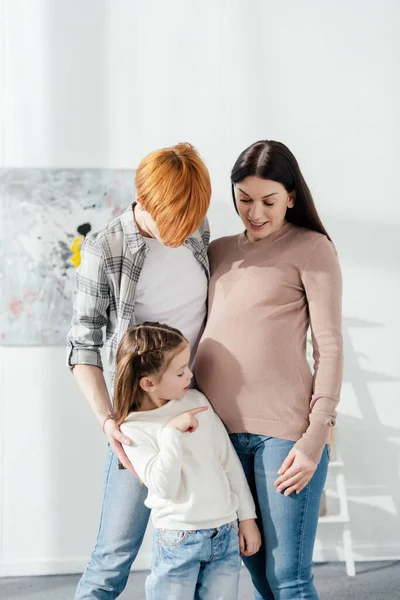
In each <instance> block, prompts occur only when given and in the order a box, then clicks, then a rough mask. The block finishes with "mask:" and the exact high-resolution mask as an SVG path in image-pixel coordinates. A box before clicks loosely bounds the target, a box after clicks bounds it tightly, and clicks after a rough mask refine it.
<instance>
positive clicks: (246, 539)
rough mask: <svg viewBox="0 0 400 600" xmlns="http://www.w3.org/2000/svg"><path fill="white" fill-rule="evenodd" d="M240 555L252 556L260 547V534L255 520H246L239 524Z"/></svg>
mask: <svg viewBox="0 0 400 600" xmlns="http://www.w3.org/2000/svg"><path fill="white" fill-rule="evenodd" d="M239 545H240V554H242V555H243V556H252V555H253V554H256V552H258V551H259V549H260V547H261V533H260V530H259V529H258V527H257V524H256V522H255V519H246V520H245V521H240V523H239Z"/></svg>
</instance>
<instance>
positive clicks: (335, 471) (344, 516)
mask: <svg viewBox="0 0 400 600" xmlns="http://www.w3.org/2000/svg"><path fill="white" fill-rule="evenodd" d="M335 450H336V456H335V459H334V460H331V461H330V462H329V468H328V477H329V478H330V477H333V478H334V479H335V483H336V493H337V497H338V499H339V512H338V513H337V514H334V515H323V516H321V517H319V519H318V524H327V525H329V524H339V525H342V526H343V534H342V539H343V550H344V560H345V563H346V573H347V575H348V576H349V577H354V576H355V574H356V569H355V564H354V554H353V543H352V538H351V528H350V515H349V505H348V502H347V492H346V483H345V477H344V473H343V469H344V464H343V460H342V459H341V458H340V456H337V454H338V453H337V445H336V444H335Z"/></svg>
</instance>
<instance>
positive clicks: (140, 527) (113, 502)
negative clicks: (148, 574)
mask: <svg viewBox="0 0 400 600" xmlns="http://www.w3.org/2000/svg"><path fill="white" fill-rule="evenodd" d="M146 496H147V488H146V487H145V486H144V485H142V484H141V483H140V482H139V481H138V479H137V478H136V477H134V476H133V475H132V474H131V473H129V471H126V470H124V469H122V470H121V469H118V459H117V457H116V456H115V454H114V453H113V452H112V450H111V449H110V448H109V450H108V456H107V461H106V468H105V489H104V498H103V510H102V513H101V519H100V528H99V533H98V536H97V542H96V546H95V549H94V551H93V553H92V555H91V558H90V562H89V564H88V566H87V568H86V571H85V572H84V574H83V575H82V578H81V580H80V582H79V584H78V588H77V590H76V595H75V600H89V598H90V600H114V598H117V597H118V596H119V595H120V594H121V592H122V591H123V589H124V587H125V585H126V582H127V580H128V576H129V571H130V568H131V565H132V562H133V561H134V559H135V558H136V555H137V553H138V551H139V549H140V546H141V544H142V541H143V537H144V534H145V532H146V527H147V522H148V520H149V516H150V510H149V509H148V508H147V507H146V506H145V505H144V501H145V499H146Z"/></svg>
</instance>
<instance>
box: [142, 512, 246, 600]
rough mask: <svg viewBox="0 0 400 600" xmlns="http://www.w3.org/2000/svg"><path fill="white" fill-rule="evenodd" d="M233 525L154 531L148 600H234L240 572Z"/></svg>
mask: <svg viewBox="0 0 400 600" xmlns="http://www.w3.org/2000/svg"><path fill="white" fill-rule="evenodd" d="M240 565H241V559H240V553H239V534H238V526H237V523H236V522H233V523H227V524H226V525H222V526H221V527H217V528H215V529H199V530H198V531H177V530H170V529H156V530H155V531H154V536H153V564H152V571H151V574H150V575H149V577H148V578H147V580H146V599H147V600H178V599H179V600H237V597H238V588H239V573H240Z"/></svg>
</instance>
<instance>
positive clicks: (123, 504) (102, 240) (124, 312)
mask: <svg viewBox="0 0 400 600" xmlns="http://www.w3.org/2000/svg"><path fill="white" fill-rule="evenodd" d="M135 182H136V189H137V197H136V200H135V201H134V202H133V204H132V206H130V207H129V208H128V210H127V211H126V212H125V213H123V214H122V215H121V216H120V217H118V218H116V219H114V220H113V221H111V223H109V225H108V226H107V227H106V228H105V229H103V230H102V231H100V232H99V233H97V234H90V235H88V236H87V238H86V240H85V243H84V245H83V247H82V262H81V265H80V267H79V269H78V273H77V288H78V289H77V296H76V301H75V305H74V313H73V320H72V328H71V330H70V332H69V335H68V364H69V367H70V368H71V369H73V373H74V375H75V378H76V380H77V382H78V385H79V387H80V389H81V391H82V392H83V394H84V396H85V397H86V399H87V400H88V402H89V404H90V405H91V407H92V409H93V412H94V413H95V415H96V417H97V419H98V421H99V422H100V424H101V426H102V428H103V431H104V432H105V433H106V435H107V437H108V441H109V445H110V450H109V454H108V458H107V463H106V470H105V492H104V500H103V510H102V516H101V521H100V529H99V533H98V537H97V543H96V546H95V549H94V551H93V553H92V556H91V559H90V562H89V565H88V567H87V569H86V571H85V573H84V575H83V576H82V579H81V580H80V582H79V585H78V588H77V592H76V596H75V600H83V599H84V598H90V599H91V600H107V599H109V600H111V599H114V598H116V597H117V596H118V595H119V594H120V593H121V592H122V590H123V589H124V587H125V585H126V581H127V578H128V575H129V570H130V567H131V565H132V562H133V561H134V559H135V557H136V555H137V553H138V551H139V548H140V546H141V543H142V540H143V536H144V533H145V530H146V526H147V522H148V519H149V514H150V511H149V509H148V508H147V507H145V505H144V500H145V498H146V494H147V489H146V487H145V486H143V485H141V484H140V482H139V480H138V479H137V478H136V477H132V475H131V473H130V471H131V472H133V468H132V465H131V463H130V462H129V460H128V458H127V456H126V454H125V452H124V450H123V447H122V443H124V444H129V443H130V440H129V439H128V438H127V437H126V436H124V435H123V434H122V433H121V431H120V429H119V427H118V425H117V423H116V422H115V420H114V415H113V406H112V400H111V398H110V395H109V393H108V390H107V386H106V383H105V380H104V376H103V367H102V361H101V357H100V348H101V347H102V345H103V333H102V331H103V327H106V345H107V349H108V361H109V370H110V379H111V386H113V384H114V379H115V357H116V349H117V346H118V344H119V342H120V341H121V339H122V337H123V336H124V334H125V332H126V331H127V330H128V328H129V327H131V326H133V325H135V324H139V323H142V322H144V321H160V322H163V323H167V324H168V325H170V326H172V327H175V328H177V329H180V330H181V331H182V332H183V334H184V335H185V337H186V338H187V339H188V341H189V343H190V346H191V348H192V352H193V353H194V352H195V351H196V348H197V344H198V341H199V338H200V335H201V333H202V330H203V325H204V319H205V316H206V298H207V285H208V277H209V271H208V259H207V247H208V242H209V237H210V234H209V229H208V223H207V220H206V213H207V210H208V207H209V203H210V197H211V184H210V177H209V174H208V170H207V167H206V166H205V164H204V163H203V161H202V160H201V158H200V157H199V155H198V153H197V152H196V150H195V149H194V148H193V147H192V146H191V145H190V144H178V145H177V146H173V147H171V148H165V149H163V150H159V151H156V152H153V153H151V154H149V155H148V156H147V157H146V158H144V160H143V161H142V162H141V163H140V165H139V168H138V170H137V172H136V179H135ZM183 273H184V274H185V275H184V277H182V274H183ZM118 461H119V462H120V463H121V464H122V465H123V466H124V467H125V469H118Z"/></svg>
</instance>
